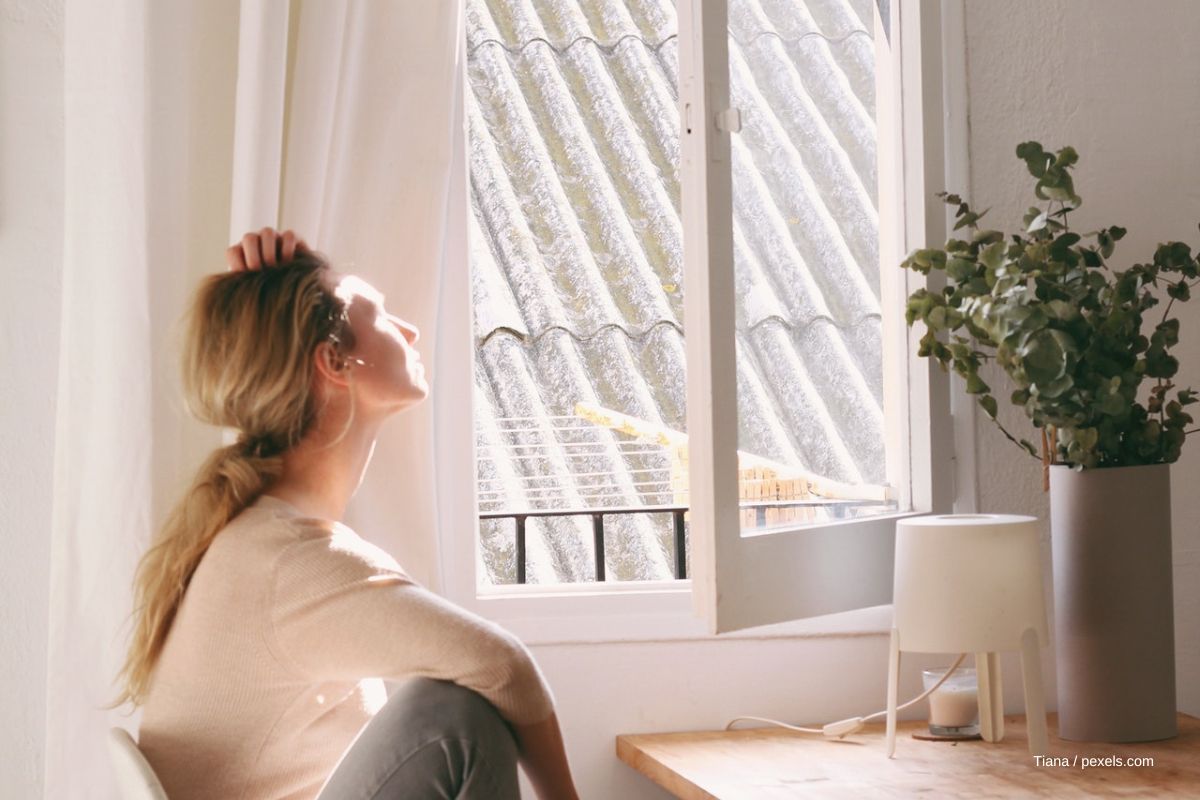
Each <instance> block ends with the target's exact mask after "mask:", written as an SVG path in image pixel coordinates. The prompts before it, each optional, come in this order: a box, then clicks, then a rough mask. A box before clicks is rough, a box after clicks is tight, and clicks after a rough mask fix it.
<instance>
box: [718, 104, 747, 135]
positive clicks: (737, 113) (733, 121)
mask: <svg viewBox="0 0 1200 800" xmlns="http://www.w3.org/2000/svg"><path fill="white" fill-rule="evenodd" d="M716 123H717V130H719V131H724V132H725V133H738V132H739V131H741V129H742V112H741V110H740V109H736V108H727V109H725V110H724V111H718V112H717V115H716Z"/></svg>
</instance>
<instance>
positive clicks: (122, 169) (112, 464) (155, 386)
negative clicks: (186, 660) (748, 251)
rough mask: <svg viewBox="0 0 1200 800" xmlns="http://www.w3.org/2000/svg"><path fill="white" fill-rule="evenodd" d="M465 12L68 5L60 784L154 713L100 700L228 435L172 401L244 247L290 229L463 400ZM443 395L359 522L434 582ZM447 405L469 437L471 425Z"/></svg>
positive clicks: (341, 5) (467, 358) (314, 3)
mask: <svg viewBox="0 0 1200 800" xmlns="http://www.w3.org/2000/svg"><path fill="white" fill-rule="evenodd" d="M461 8H462V6H461V2H447V3H430V4H425V3H392V2H385V1H384V0H379V1H378V2H373V3H368V2H361V3H354V2H334V1H333V0H293V2H290V3H289V2H287V0H271V1H269V2H249V0H247V2H243V3H242V4H241V5H240V7H239V5H238V4H235V3H230V2H226V3H202V4H199V3H198V4H161V3H155V2H153V0H126V2H122V3H118V4H115V5H113V4H97V3H94V2H91V1H90V0H67V2H66V9H65V10H66V20H65V22H66V24H65V44H64V48H65V64H64V91H65V98H64V110H65V142H64V151H65V156H64V159H65V161H64V175H65V183H66V186H65V188H66V202H65V211H64V217H65V219H64V259H63V262H64V263H63V314H62V318H63V329H62V340H61V342H62V343H61V352H60V354H59V372H60V380H59V392H58V404H57V409H56V414H57V417H58V424H57V431H56V442H55V448H56V449H55V459H56V463H55V509H54V524H53V530H52V531H51V536H52V544H51V607H50V618H49V626H50V627H49V653H48V676H47V686H48V689H47V692H48V697H47V726H46V730H47V734H46V736H47V742H46V783H45V786H46V796H47V797H55V798H57V797H70V798H93V797H95V798H111V797H115V796H116V791H115V786H114V784H113V783H112V781H111V777H110V772H109V766H108V763H107V753H106V750H105V738H104V737H105V736H106V734H107V729H108V728H109V727H110V726H112V725H124V726H126V727H130V728H133V727H135V726H136V715H135V717H134V718H133V719H130V718H126V717H124V716H122V715H121V714H119V713H118V712H104V711H102V710H100V708H99V707H100V706H101V705H103V704H104V703H105V702H107V701H108V700H109V699H111V698H112V696H113V695H114V693H115V685H114V684H113V683H112V679H113V677H114V676H115V673H116V670H117V669H118V668H119V665H120V663H121V660H122V658H123V655H124V646H125V641H126V636H127V634H128V626H127V625H126V617H127V615H128V614H129V611H130V608H131V599H132V596H131V593H130V581H131V578H132V575H133V570H134V567H135V565H136V562H137V558H138V557H139V556H140V554H141V553H142V551H143V550H144V549H145V547H146V546H147V545H148V543H149V541H150V538H151V535H152V533H153V531H154V528H155V526H156V525H157V523H158V522H159V521H160V520H161V519H162V517H163V515H164V513H165V510H166V508H167V507H168V506H169V505H170V503H171V502H173V501H174V500H175V499H176V497H177V496H178V493H179V492H180V491H181V490H182V488H183V486H184V484H185V483H186V481H187V479H188V478H189V477H190V472H191V470H192V469H193V468H194V467H195V465H196V463H197V462H198V461H199V459H200V458H201V456H202V455H203V454H204V453H205V452H207V450H208V449H210V448H211V447H213V446H215V445H216V444H218V443H219V442H218V440H219V435H218V434H217V433H216V432H214V431H211V430H203V429H202V428H201V427H200V426H198V425H197V424H196V423H193V422H191V421H190V420H188V419H187V418H186V416H185V414H184V413H183V411H182V409H181V407H180V403H179V401H178V396H177V390H176V388H175V379H174V376H175V373H176V371H177V368H176V354H177V350H176V349H175V347H174V345H175V344H176V341H177V337H176V336H175V334H176V333H177V327H176V323H177V320H178V318H179V317H180V315H181V314H182V312H183V309H184V303H185V302H186V299H187V295H188V292H189V291H190V290H191V288H192V286H194V283H195V281H196V279H197V278H198V277H199V276H200V275H202V274H204V273H205V272H211V271H213V270H214V269H219V268H221V266H222V251H223V249H224V247H225V246H226V245H227V244H228V242H229V241H232V240H233V238H234V237H236V236H239V235H240V234H241V233H242V232H244V231H245V230H248V229H254V228H258V227H262V226H263V225H281V226H284V227H291V228H294V229H296V230H297V231H299V232H300V233H301V234H302V235H304V236H305V237H306V238H307V240H308V241H309V243H310V244H312V245H313V246H314V247H316V248H318V249H320V250H322V251H324V252H325V253H327V254H328V255H330V256H331V257H332V258H333V260H334V262H335V264H338V265H340V266H342V268H344V269H346V270H353V271H355V272H357V273H359V274H361V275H363V276H364V277H365V278H367V279H368V280H370V281H371V282H372V283H374V284H376V285H377V286H378V287H379V288H380V289H381V290H382V291H384V292H385V293H386V294H387V295H388V304H389V306H391V307H392V308H393V310H394V311H395V312H396V313H398V314H400V315H401V316H404V317H406V318H407V319H409V320H410V321H412V322H414V323H416V324H417V325H418V326H419V327H420V328H421V331H422V337H421V341H420V342H418V345H417V347H418V349H419V350H421V351H422V354H423V356H424V358H425V360H426V362H427V363H429V364H430V370H429V378H430V382H431V384H432V388H433V393H434V397H435V399H436V398H437V396H438V393H439V389H441V388H443V387H444V386H445V385H446V384H447V382H450V381H451V380H452V381H453V382H455V383H457V384H458V385H459V386H458V389H459V393H460V394H461V391H462V389H463V387H464V386H465V390H466V392H467V397H468V399H469V391H470V385H471V384H470V375H471V372H470V370H471V366H470V365H471V358H472V351H471V349H470V331H469V327H468V325H469V322H468V318H467V316H466V315H465V314H464V313H463V308H464V306H465V303H463V302H462V298H461V297H458V298H451V297H450V295H449V294H448V289H451V288H452V289H453V290H454V291H457V292H465V291H467V286H468V284H467V282H466V277H465V270H466V263H465V251H464V249H463V247H462V241H463V239H464V238H465V234H464V233H463V228H464V226H465V178H464V173H463V170H464V166H463V159H462V141H463V140H462V133H461V126H462V119H461V115H460V114H459V112H458V107H457V106H458V103H459V102H460V101H459V98H461V94H460V93H461V91H462V87H461V71H462V66H461V58H462V53H461V39H462V37H461V15H462V10H461ZM235 109H236V114H235ZM230 231H232V233H230ZM227 237H228V239H227ZM449 306H453V307H454V309H455V311H454V313H453V314H450V313H446V311H445V309H446V308H448V307H449ZM441 376H445V377H441ZM435 405H437V403H436V402H435V400H431V401H427V402H426V403H423V404H421V405H419V406H417V407H416V408H414V409H413V410H411V411H409V412H407V413H406V414H404V415H402V416H400V417H399V418H397V419H396V420H394V421H393V422H391V423H389V426H387V427H385V429H384V433H383V436H382V438H381V441H380V444H379V447H378V448H377V452H376V456H375V463H374V464H373V466H372V468H371V470H370V472H369V474H368V478H367V481H366V483H365V484H364V486H363V488H362V490H361V492H360V494H359V496H358V497H357V498H356V500H355V502H354V504H353V507H352V509H351V515H350V518H349V519H348V522H349V523H350V524H351V525H353V526H355V527H356V528H357V529H358V530H359V532H360V533H362V534H363V535H364V536H365V537H367V538H369V539H371V540H372V541H375V542H376V543H378V544H380V545H381V546H383V547H385V548H386V549H388V550H389V551H391V552H392V553H393V554H394V555H395V556H396V558H397V559H398V560H399V561H400V563H401V564H403V565H404V566H405V568H406V569H408V570H409V571H410V572H411V573H412V574H413V576H414V577H416V578H417V579H418V580H421V581H422V582H424V583H426V585H428V586H430V587H431V588H434V589H435V590H436V589H438V588H439V587H440V586H441V583H442V582H441V579H440V567H439V548H438V535H437V531H438V527H439V522H440V523H442V524H443V525H444V524H446V523H445V520H444V519H443V517H444V516H445V514H444V513H443V514H441V515H439V507H442V508H443V509H446V508H453V507H454V503H453V497H452V494H450V493H447V492H442V493H441V495H440V496H439V494H438V493H437V488H438V485H437V484H438V482H439V481H441V480H443V479H444V478H450V479H452V478H453V476H454V474H455V471H454V470H455V469H457V467H455V468H453V469H452V468H450V467H448V466H447V463H448V462H447V459H446V458H444V457H442V458H435V456H437V455H439V452H438V449H437V448H435V435H434V430H435V419H434V418H435ZM438 416H439V420H440V421H438V422H437V425H438V430H448V431H450V432H451V433H452V434H453V437H454V440H455V441H456V442H457V443H458V444H459V445H460V446H461V445H462V444H463V443H464V442H465V443H466V446H467V447H468V448H469V442H470V434H469V425H465V424H456V422H457V420H454V419H450V420H449V421H447V415H446V414H445V413H442V412H440V411H439V414H438ZM467 419H469V417H468V418H467ZM460 449H461V447H460ZM454 458H457V459H459V460H458V461H454V462H452V463H455V464H461V463H464V462H462V461H461V458H462V456H461V453H458V454H456V455H455V456H454ZM465 463H466V464H467V466H468V467H469V460H468V461H466V462H465ZM435 476H437V479H436V480H435ZM459 480H460V481H461V484H460V485H461V487H466V488H469V486H470V484H471V476H470V475H469V474H468V475H462V476H460V477H459ZM463 505H464V504H462V503H461V502H460V503H458V506H463ZM455 513H459V514H460V515H461V514H462V513H463V512H462V511H461V509H459V510H458V511H457V512H455ZM469 519H470V515H469V514H467V515H465V516H461V517H460V519H459V520H458V521H457V522H456V523H455V524H461V522H462V521H463V520H469Z"/></svg>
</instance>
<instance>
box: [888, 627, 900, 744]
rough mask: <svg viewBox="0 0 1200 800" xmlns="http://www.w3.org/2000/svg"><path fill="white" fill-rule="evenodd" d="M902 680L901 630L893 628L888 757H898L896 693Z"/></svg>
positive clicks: (889, 652) (889, 658)
mask: <svg viewBox="0 0 1200 800" xmlns="http://www.w3.org/2000/svg"><path fill="white" fill-rule="evenodd" d="M899 682H900V632H899V631H897V630H896V629H895V628H892V638H891V643H890V645H889V647H888V686H887V757H888V758H895V757H896V695H897V694H898V692H899Z"/></svg>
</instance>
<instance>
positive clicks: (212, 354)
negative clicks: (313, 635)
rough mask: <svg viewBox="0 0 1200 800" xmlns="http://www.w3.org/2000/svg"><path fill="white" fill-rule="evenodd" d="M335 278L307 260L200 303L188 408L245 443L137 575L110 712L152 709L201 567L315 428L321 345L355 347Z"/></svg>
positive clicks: (182, 511) (182, 505)
mask: <svg viewBox="0 0 1200 800" xmlns="http://www.w3.org/2000/svg"><path fill="white" fill-rule="evenodd" d="M327 272H328V263H327V262H326V261H325V260H324V258H322V257H321V256H319V255H318V254H315V253H311V252H306V253H304V254H302V255H299V256H297V258H296V259H295V260H294V261H292V262H290V263H289V264H287V265H284V266H279V267H273V268H270V269H266V270H256V271H253V272H232V273H226V274H222V275H214V276H211V277H210V278H208V279H207V280H206V281H205V283H204V284H203V285H202V286H201V288H200V291H199V292H198V293H197V295H196V298H195V301H194V303H193V308H192V314H191V324H190V326H189V331H188V340H187V345H186V348H185V357H184V388H185V392H186V394H187V396H188V405H189V408H190V409H191V410H192V412H193V414H195V415H196V416H197V417H199V418H200V419H201V420H203V421H205V422H209V423H212V424H215V425H221V426H225V427H231V428H236V429H238V430H240V431H242V434H241V436H240V438H239V439H238V441H237V442H236V443H235V444H231V445H229V446H227V447H222V448H220V449H218V450H216V451H215V452H213V453H212V455H210V456H209V457H208V459H207V460H206V461H205V462H204V464H203V465H202V466H201V467H200V469H199V471H198V472H197V474H196V477H195V479H194V480H193V482H192V485H191V487H190V488H189V489H188V490H187V493H186V494H185V495H184V496H183V499H182V500H180V501H179V503H178V504H177V505H176V506H175V507H174V509H173V510H172V511H171V513H170V515H169V516H168V517H167V520H166V522H165V524H164V525H163V527H162V529H161V531H160V532H159V535H158V536H157V537H156V538H155V541H154V542H153V544H152V546H151V547H150V549H149V550H148V551H147V552H146V553H145V555H143V556H142V559H141V561H140V563H139V564H138V568H137V571H136V573H135V575H134V612H133V613H134V615H135V617H136V623H135V626H134V631H133V635H132V638H131V642H130V647H129V652H128V654H127V657H126V661H125V665H124V667H123V668H122V670H121V673H120V679H121V680H122V681H123V684H124V685H123V687H122V691H121V693H120V695H119V696H118V697H117V699H116V700H115V701H114V702H113V703H112V704H111V705H109V706H108V708H115V707H117V706H119V705H122V704H124V703H126V702H130V703H133V704H134V705H135V706H137V705H141V704H143V703H144V702H145V700H146V694H147V692H148V690H149V686H150V678H151V675H152V673H153V670H154V666H155V665H156V664H157V663H158V658H159V656H160V655H161V654H162V649H163V645H164V644H165V643H166V639H167V634H168V633H169V632H170V629H171V624H172V623H173V622H174V620H175V614H176V612H177V611H178V609H179V604H180V602H181V601H182V600H183V594H184V592H185V591H186V589H187V587H188V584H189V582H190V581H191V578H192V574H193V573H194V572H195V570H196V567H197V566H198V565H199V563H200V560H201V559H202V558H203V557H204V554H205V553H206V552H207V551H208V548H209V546H210V545H211V544H212V542H213V539H214V538H216V536H217V534H218V533H220V531H221V530H222V529H223V528H224V527H225V526H226V525H228V524H229V522H230V521H231V520H232V519H233V518H234V517H236V516H237V515H238V514H240V513H241V512H242V511H243V510H244V509H245V508H246V507H247V506H249V505H250V504H251V503H253V502H254V501H255V500H256V499H257V498H258V497H259V495H261V494H262V493H263V492H264V491H266V490H267V489H269V488H270V486H271V485H272V484H273V483H274V482H275V481H276V480H277V479H278V478H279V476H280V473H281V471H282V469H283V453H284V452H285V451H287V450H288V449H289V448H291V447H292V446H294V445H295V444H296V443H297V442H298V441H299V440H300V438H301V437H302V436H303V435H304V433H305V432H306V431H307V430H308V428H309V427H310V425H311V424H312V422H313V420H314V418H315V413H316V409H315V407H314V402H313V394H312V381H313V372H314V366H313V358H312V356H313V353H314V351H315V350H316V348H317V345H319V344H320V343H321V342H323V341H329V342H332V343H333V344H334V345H335V346H336V347H338V348H339V350H341V351H343V352H344V351H345V350H346V349H349V347H351V346H352V345H353V342H352V341H350V334H349V330H348V328H347V326H346V319H345V308H344V306H343V304H342V302H341V301H340V300H339V299H338V298H337V297H336V296H335V295H334V294H333V292H332V290H331V288H330V287H329V286H328V285H327V283H326V281H327V278H326V275H327Z"/></svg>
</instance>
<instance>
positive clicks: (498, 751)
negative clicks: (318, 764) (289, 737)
mask: <svg viewBox="0 0 1200 800" xmlns="http://www.w3.org/2000/svg"><path fill="white" fill-rule="evenodd" d="M520 797H521V794H520V790H519V789H518V786H517V744H516V741H515V740H514V739H513V735H512V732H511V731H510V730H509V727H508V724H507V723H506V722H505V721H504V719H503V718H502V717H501V716H500V714H499V713H498V712H497V711H496V709H495V707H494V706H493V705H492V704H491V703H489V702H488V701H487V700H485V699H484V698H483V697H481V696H480V695H478V694H476V693H475V692H472V691H471V690H470V689H464V688H463V687H461V686H457V685H455V684H453V683H449V682H448V681H439V680H433V679H431V678H413V679H411V680H409V681H406V682H405V683H403V684H401V685H400V686H399V687H397V688H396V689H395V691H394V692H393V693H392V695H391V697H390V698H389V699H388V702H387V705H385V706H384V707H383V708H382V709H380V710H379V713H377V714H376V715H375V716H374V718H372V720H371V721H370V722H369V723H367V725H366V727H364V728H363V729H362V731H361V732H360V733H359V734H358V737H357V738H356V739H355V740H354V742H353V743H352V744H351V745H350V747H349V748H348V749H347V750H346V752H345V754H344V755H343V756H342V760H341V761H339V762H338V765H337V766H336V767H335V768H334V770H333V773H332V774H331V775H330V776H329V779H328V780H327V781H325V785H324V786H323V787H322V788H321V793H320V795H319V796H318V798H317V800H401V798H403V800H434V799H435V798H436V799H437V800H456V799H457V800H477V799H481V798H487V800H520Z"/></svg>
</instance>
